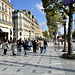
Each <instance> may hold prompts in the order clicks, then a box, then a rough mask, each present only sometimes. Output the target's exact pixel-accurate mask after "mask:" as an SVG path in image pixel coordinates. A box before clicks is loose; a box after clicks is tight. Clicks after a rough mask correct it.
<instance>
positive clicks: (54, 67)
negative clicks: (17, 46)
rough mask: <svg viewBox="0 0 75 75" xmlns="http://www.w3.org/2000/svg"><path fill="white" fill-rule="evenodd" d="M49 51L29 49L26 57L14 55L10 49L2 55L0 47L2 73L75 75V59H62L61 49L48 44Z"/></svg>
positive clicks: (1, 74)
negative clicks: (35, 51) (42, 51)
mask: <svg viewBox="0 0 75 75" xmlns="http://www.w3.org/2000/svg"><path fill="white" fill-rule="evenodd" d="M48 45H49V46H48V48H47V52H46V53H44V54H40V53H39V51H38V52H37V53H32V50H31V51H28V56H27V57H25V56H24V54H23V51H22V53H21V56H12V52H11V50H10V49H9V50H8V52H7V55H6V56H2V52H3V50H2V49H1V48H0V75H75V60H67V59H62V58H60V56H61V55H62V54H63V53H62V52H61V49H59V50H58V49H55V48H54V47H53V44H52V43H49V44H48Z"/></svg>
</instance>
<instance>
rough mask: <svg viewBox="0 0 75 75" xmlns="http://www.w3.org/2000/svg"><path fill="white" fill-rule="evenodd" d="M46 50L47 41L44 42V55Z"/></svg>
mask: <svg viewBox="0 0 75 75" xmlns="http://www.w3.org/2000/svg"><path fill="white" fill-rule="evenodd" d="M46 48H47V41H46V39H45V40H44V53H45V52H46Z"/></svg>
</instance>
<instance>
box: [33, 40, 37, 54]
mask: <svg viewBox="0 0 75 75" xmlns="http://www.w3.org/2000/svg"><path fill="white" fill-rule="evenodd" d="M35 52H36V41H35V40H34V41H33V53H35Z"/></svg>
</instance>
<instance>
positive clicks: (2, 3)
mask: <svg viewBox="0 0 75 75" xmlns="http://www.w3.org/2000/svg"><path fill="white" fill-rule="evenodd" d="M2 10H3V11H4V3H2Z"/></svg>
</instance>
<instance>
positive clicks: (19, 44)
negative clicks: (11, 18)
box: [18, 38, 22, 55]
mask: <svg viewBox="0 0 75 75" xmlns="http://www.w3.org/2000/svg"><path fill="white" fill-rule="evenodd" d="M21 51H22V41H21V38H20V39H19V41H18V52H19V53H20V55H21Z"/></svg>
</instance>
